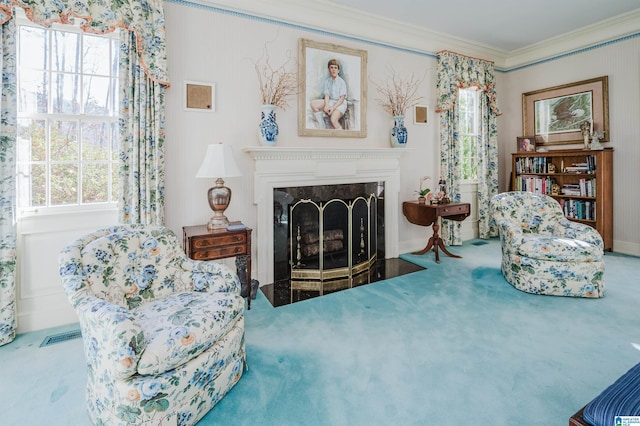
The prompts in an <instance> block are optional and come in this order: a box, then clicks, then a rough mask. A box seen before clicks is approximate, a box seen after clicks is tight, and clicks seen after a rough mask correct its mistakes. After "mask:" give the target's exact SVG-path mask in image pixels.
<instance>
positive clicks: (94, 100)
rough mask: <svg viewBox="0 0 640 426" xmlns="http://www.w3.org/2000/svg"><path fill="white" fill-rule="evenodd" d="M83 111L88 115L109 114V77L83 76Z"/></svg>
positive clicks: (110, 108)
mask: <svg viewBox="0 0 640 426" xmlns="http://www.w3.org/2000/svg"><path fill="white" fill-rule="evenodd" d="M83 81H84V95H83V96H84V98H83V104H84V113H85V114H89V115H105V116H108V115H110V114H111V111H112V107H111V105H109V103H110V99H109V85H110V84H111V79H110V78H109V77H95V76H84V79H83Z"/></svg>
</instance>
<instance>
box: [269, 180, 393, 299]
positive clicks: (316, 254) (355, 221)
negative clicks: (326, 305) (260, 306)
mask: <svg viewBox="0 0 640 426" xmlns="http://www.w3.org/2000/svg"><path fill="white" fill-rule="evenodd" d="M273 200H274V208H273V214H274V239H273V253H274V291H275V292H276V293H280V294H281V297H280V299H282V303H281V304H285V303H292V302H295V301H298V300H301V299H304V298H308V297H309V295H311V297H313V296H320V295H323V294H327V293H330V292H333V291H338V290H344V289H347V288H351V287H354V286H357V285H362V284H367V283H370V282H372V281H375V280H377V279H378V277H379V276H381V275H380V271H379V268H380V264H383V265H384V259H385V253H384V235H385V232H384V182H365V183H355V184H337V185H317V186H297V187H281V188H275V189H274V192H273ZM381 260H382V262H380V261H381ZM382 276H384V271H382ZM287 299H288V300H287ZM272 303H274V302H273V301H272ZM275 305H276V303H274V306H275Z"/></svg>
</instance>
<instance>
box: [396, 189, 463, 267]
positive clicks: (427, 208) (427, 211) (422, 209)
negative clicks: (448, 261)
mask: <svg viewBox="0 0 640 426" xmlns="http://www.w3.org/2000/svg"><path fill="white" fill-rule="evenodd" d="M402 213H403V214H404V215H405V217H406V218H407V220H408V221H409V222H411V223H413V224H415V225H422V226H429V225H431V224H433V235H432V236H431V237H430V238H429V242H428V243H427V246H426V247H425V248H424V249H422V250H420V251H417V252H414V253H412V254H425V253H426V252H428V251H429V250H431V248H432V247H433V251H434V252H435V254H436V263H440V255H439V254H438V248H440V249H441V250H442V251H443V252H444V253H445V254H446V255H447V256H449V257H457V258H460V257H461V256H458V255H455V254H452V253H450V252H449V250H447V248H446V247H445V245H444V242H443V241H442V238H440V235H438V231H439V230H440V222H439V218H441V217H443V218H445V219H449V220H456V221H462V220H465V219H466V218H467V217H468V216H469V214H470V213H471V204H469V203H446V204H428V203H427V204H420V203H418V202H417V201H405V202H404V203H402Z"/></svg>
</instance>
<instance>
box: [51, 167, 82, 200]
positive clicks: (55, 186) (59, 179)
mask: <svg viewBox="0 0 640 426" xmlns="http://www.w3.org/2000/svg"><path fill="white" fill-rule="evenodd" d="M64 204H78V165H77V164H71V163H65V164H52V165H51V205H52V206H59V205H64Z"/></svg>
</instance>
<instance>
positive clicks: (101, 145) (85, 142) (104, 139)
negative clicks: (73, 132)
mask: <svg viewBox="0 0 640 426" xmlns="http://www.w3.org/2000/svg"><path fill="white" fill-rule="evenodd" d="M81 127H82V159H83V160H108V159H109V143H110V140H109V123H103V122H96V121H94V122H84V123H82V125H81Z"/></svg>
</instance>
